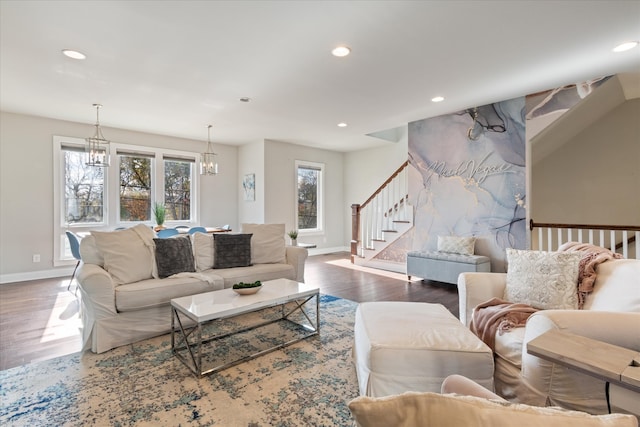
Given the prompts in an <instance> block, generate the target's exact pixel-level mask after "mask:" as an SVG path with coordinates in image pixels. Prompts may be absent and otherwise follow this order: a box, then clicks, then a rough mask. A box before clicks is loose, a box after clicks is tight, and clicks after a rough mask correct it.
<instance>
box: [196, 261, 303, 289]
mask: <svg viewBox="0 0 640 427" xmlns="http://www.w3.org/2000/svg"><path fill="white" fill-rule="evenodd" d="M209 271H212V272H214V273H215V274H216V275H217V276H219V277H221V278H222V279H223V280H224V287H225V288H230V287H232V286H233V285H235V284H236V283H239V282H245V283H247V282H255V281H256V280H260V281H263V282H265V281H267V280H274V279H289V280H296V270H295V268H294V267H293V265H291V264H254V265H252V266H251V267H236V268H222V269H214V270H209ZM204 274H209V272H208V271H206V272H205V273H204Z"/></svg>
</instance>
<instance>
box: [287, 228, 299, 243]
mask: <svg viewBox="0 0 640 427" xmlns="http://www.w3.org/2000/svg"><path fill="white" fill-rule="evenodd" d="M287 234H288V235H289V238H290V239H291V246H297V245H298V230H291V231H290V232H288V233H287Z"/></svg>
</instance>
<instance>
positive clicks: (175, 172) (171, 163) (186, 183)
mask: <svg viewBox="0 0 640 427" xmlns="http://www.w3.org/2000/svg"><path fill="white" fill-rule="evenodd" d="M192 165H193V162H189V161H180V160H165V161H164V205H165V207H166V208H167V220H170V221H188V220H190V219H191V171H192V170H193V168H192Z"/></svg>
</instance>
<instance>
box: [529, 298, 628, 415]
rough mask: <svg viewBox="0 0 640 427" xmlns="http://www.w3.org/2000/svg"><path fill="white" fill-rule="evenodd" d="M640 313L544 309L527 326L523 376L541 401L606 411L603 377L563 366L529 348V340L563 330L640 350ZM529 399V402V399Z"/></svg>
mask: <svg viewBox="0 0 640 427" xmlns="http://www.w3.org/2000/svg"><path fill="white" fill-rule="evenodd" d="M638 325H640V313H629V312H611V311H595V310H542V311H539V312H537V313H534V314H533V315H532V316H531V317H530V318H529V320H528V321H527V325H526V328H525V334H524V340H523V344H522V368H521V377H522V381H523V384H525V385H526V386H527V387H528V388H529V390H532V391H533V392H534V394H535V395H536V396H537V399H538V401H537V402H532V403H534V404H540V405H545V404H546V405H558V406H562V407H565V408H568V409H574V410H581V411H585V410H587V409H589V408H590V410H591V411H593V413H596V414H598V413H606V411H607V407H606V397H605V386H604V382H603V381H602V380H599V379H596V378H593V377H591V376H589V375H586V374H581V373H579V372H577V371H575V370H572V369H568V368H564V367H561V366H559V365H557V364H554V363H553V362H551V361H549V360H546V359H542V358H539V357H537V356H533V355H531V354H529V353H528V352H527V344H528V343H529V341H531V340H533V339H534V338H536V337H538V336H540V335H542V334H544V333H545V332H547V331H549V330H561V331H564V332H569V333H573V334H576V335H580V336H583V337H587V338H591V339H595V340H598V341H603V342H606V343H609V344H613V345H617V346H620V347H625V348H628V349H630V350H634V351H640V332H639V331H640V329H639V328H638ZM527 403H530V402H527Z"/></svg>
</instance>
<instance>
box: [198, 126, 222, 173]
mask: <svg viewBox="0 0 640 427" xmlns="http://www.w3.org/2000/svg"><path fill="white" fill-rule="evenodd" d="M212 127H213V126H212V125H209V126H207V151H205V152H204V153H202V158H201V159H200V175H217V174H218V162H217V160H216V157H217V156H218V155H217V154H216V153H214V152H213V147H212V146H211V128H212Z"/></svg>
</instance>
